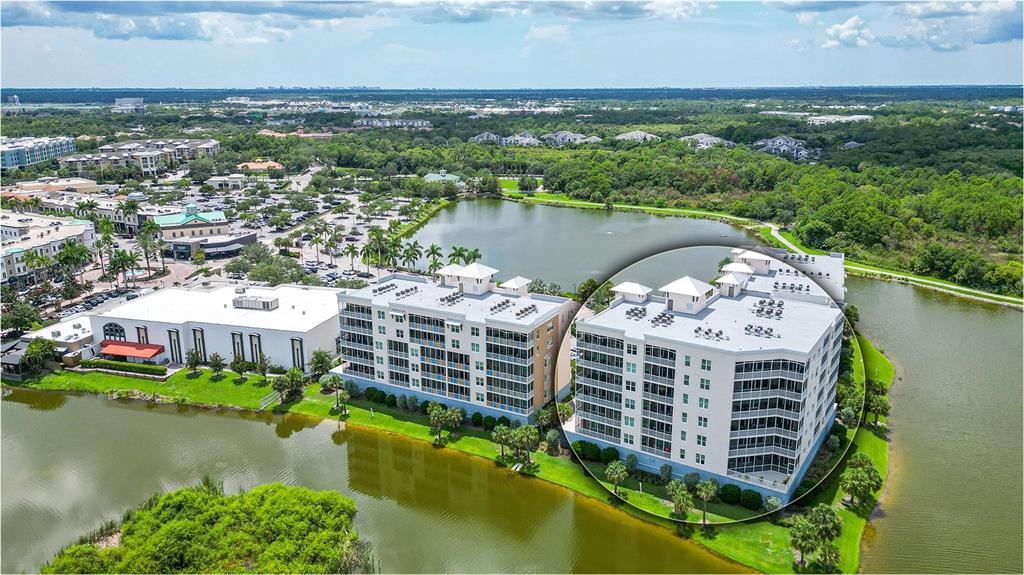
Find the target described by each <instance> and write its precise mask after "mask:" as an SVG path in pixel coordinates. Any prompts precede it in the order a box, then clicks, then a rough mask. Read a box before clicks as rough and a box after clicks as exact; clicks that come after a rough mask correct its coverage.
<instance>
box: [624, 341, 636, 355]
mask: <svg viewBox="0 0 1024 575" xmlns="http://www.w3.org/2000/svg"><path fill="white" fill-rule="evenodd" d="M626 353H628V354H629V355H636V344H635V343H627V344H626Z"/></svg>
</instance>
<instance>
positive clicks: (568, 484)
mask: <svg viewBox="0 0 1024 575" xmlns="http://www.w3.org/2000/svg"><path fill="white" fill-rule="evenodd" d="M851 342H852V346H853V349H854V377H855V379H856V380H857V381H858V382H859V383H860V384H861V385H863V381H864V375H865V373H866V370H868V369H873V368H874V367H875V366H876V365H877V366H879V368H880V369H879V374H880V375H879V378H880V379H883V378H885V377H888V380H885V379H883V380H884V381H887V383H889V382H891V380H892V374H893V372H892V364H891V363H889V361H888V360H887V359H886V358H885V356H884V355H882V354H881V352H879V351H878V350H876V349H875V348H874V346H871V344H870V342H869V341H867V339H866V338H864V337H863V336H861V335H858V336H857V337H856V338H854V339H853V340H851ZM865 342H866V344H867V345H866V346H865V345H864V343H865ZM862 347H863V348H865V349H867V350H868V351H867V352H865V353H864V356H869V357H867V358H865V357H864V356H862V354H861V349H862ZM865 364H866V365H867V366H870V367H866V365H865ZM222 375H223V377H221V378H220V379H219V380H217V381H214V380H213V377H212V374H211V373H210V372H209V371H208V370H201V371H200V373H199V374H198V375H197V376H195V377H190V376H189V375H188V374H187V373H186V372H185V371H184V370H182V371H179V372H177V373H175V374H174V375H172V376H171V377H169V378H168V379H167V381H166V382H161V381H155V380H146V379H138V378H132V377H124V376H119V375H114V374H109V373H102V372H78V371H71V370H65V371H56V372H53V373H50V374H47V375H45V376H43V377H42V378H40V379H36V380H33V381H29V382H26V383H25V384H22V386H24V387H29V388H32V389H40V390H50V391H68V392H88V393H103V394H108V395H112V396H127V397H135V398H139V399H145V398H153V397H157V396H158V397H159V398H160V400H161V401H165V402H178V403H187V404H191V405H197V406H200V407H225V408H240V409H246V410H255V409H256V408H257V407H258V406H259V402H260V399H261V398H263V397H264V396H266V395H267V394H268V393H271V392H272V389H271V387H270V384H269V383H267V382H264V381H263V379H262V378H261V377H260V376H257V375H252V374H247V375H245V376H242V377H240V376H238V375H237V374H234V373H231V372H228V371H225V372H224V373H223V374H222ZM333 407H334V397H333V396H332V395H324V394H322V393H321V392H320V390H319V386H317V385H310V386H308V387H307V388H306V390H305V392H304V394H303V398H302V400H301V401H298V402H294V403H291V404H290V405H288V406H285V407H277V408H274V410H273V411H275V412H289V413H295V414H301V415H306V416H311V417H314V418H319V419H325V420H326V419H336V416H334V415H332V414H331V413H330V412H331V408H333ZM345 422H346V425H353V426H357V427H362V428H367V429H373V430H377V431H384V432H387V433H395V434H399V435H402V436H404V437H408V438H412V439H417V440H420V441H426V442H430V441H432V440H433V434H432V433H431V431H430V427H429V424H428V422H427V418H426V416H423V415H418V414H416V415H414V414H409V413H406V412H403V411H401V410H398V409H393V408H388V407H385V406H383V405H380V404H374V403H370V402H367V401H365V400H355V401H352V402H350V404H349V414H348V416H347V417H346V419H345ZM446 436H448V439H449V442H448V443H447V448H448V449H453V450H455V451H459V452H461V453H465V454H468V455H473V456H477V457H481V458H484V459H487V460H490V461H492V462H493V461H494V459H495V457H496V456H497V455H498V453H499V448H498V446H497V445H495V444H494V443H492V442H491V441H490V439H488V436H487V434H486V432H484V431H483V430H479V429H474V428H469V427H467V428H464V430H463V431H461V432H460V433H459V434H458V436H456V437H451V436H449V435H448V434H447V432H446ZM853 444H854V446H855V449H854V450H851V453H853V452H854V451H865V452H866V453H868V454H869V455H870V456H871V457H872V459H873V460H874V461H875V463H876V465H878V467H879V471H880V472H881V473H882V476H883V478H884V477H885V476H886V471H887V464H888V444H887V442H886V441H885V440H884V439H882V438H879V437H878V436H876V435H875V434H874V433H873V432H872V431H870V430H865V429H861V430H859V431H858V433H857V434H856V436H855V438H854V440H853ZM533 457H534V460H535V461H536V462H537V463H538V464H539V470H538V472H537V474H536V477H538V478H539V479H543V480H545V481H548V482H550V483H553V484H556V485H560V486H562V487H565V488H568V489H571V490H573V491H575V492H577V493H579V494H581V495H584V496H586V497H590V498H593V499H597V500H599V501H602V502H605V503H608V504H611V505H613V506H614V507H616V508H618V509H619V510H621V511H622V512H625V513H628V514H630V515H632V516H634V517H636V518H639V519H641V520H644V521H647V522H650V523H654V524H657V525H660V526H662V527H665V528H668V529H672V530H675V528H676V523H674V522H672V521H670V520H668V519H664V518H661V517H657V516H655V515H651V514H650V513H647V512H645V511H643V510H641V509H637V508H636V507H633V506H632V505H627V504H623V503H622V502H619V501H617V500H615V499H614V498H613V497H612V496H611V495H610V494H609V493H608V491H607V490H606V486H605V485H602V483H603V482H596V481H594V480H593V478H591V477H590V475H589V474H588V473H587V472H586V470H585V469H584V468H583V466H581V465H579V464H577V463H574V462H573V461H571V460H570V459H569V458H568V457H565V456H552V455H548V454H546V453H543V452H537V453H535V454H534V455H533ZM594 465H600V464H594ZM597 475H598V476H600V474H597ZM620 490H621V491H622V492H623V493H624V495H625V496H626V497H627V498H628V499H629V501H630V502H631V503H634V504H637V505H638V506H639V507H640V508H642V509H649V510H651V511H654V512H656V513H662V514H664V513H667V510H668V508H667V505H665V502H664V500H662V499H661V498H659V497H656V496H655V495H652V493H651V490H650V488H648V493H641V492H640V491H639V486H634V485H633V484H631V483H628V482H627V483H626V484H625V485H624V486H623V487H621V488H620ZM826 491H827V490H826ZM841 497H842V494H841V492H838V490H836V492H835V494H834V495H833V496H832V497H831V498H830V500H831V501H832V502H835V503H838V502H839V501H840V499H841ZM838 509H839V512H840V515H841V516H842V517H843V520H844V524H845V525H844V528H843V534H842V535H841V536H840V538H839V540H837V545H839V547H840V550H841V552H842V563H841V568H842V571H843V572H844V573H853V572H856V570H857V568H858V565H859V560H860V559H859V547H860V540H861V537H862V535H863V532H864V528H865V526H866V524H867V520H866V519H865V518H862V517H860V516H858V515H857V514H855V513H853V512H851V511H849V510H846V509H845V508H843V506H842V505H841V504H840V505H838ZM720 512H721V510H720V509H719V508H718V507H717V506H715V505H710V506H709V508H708V515H709V516H710V517H711V518H712V520H714V519H727V518H728V517H727V516H725V515H721V514H720ZM698 518H699V513H698V512H696V511H695V512H692V513H691V514H690V517H689V519H691V520H696V519H698ZM687 537H688V538H689V539H690V540H691V541H694V542H696V543H698V544H700V545H702V546H703V547H705V548H706V549H708V550H709V551H711V552H713V553H715V554H717V555H719V556H721V557H724V558H726V559H729V560H731V561H734V562H736V563H738V564H740V565H743V566H745V567H749V568H752V569H755V570H758V571H762V572H766V573H777V572H790V571H792V570H793V568H794V565H793V552H792V550H791V549H790V547H789V534H788V530H787V529H786V528H784V527H781V526H778V525H774V524H772V523H770V522H768V521H766V520H755V521H751V522H747V523H736V524H730V525H721V526H717V527H715V528H713V529H711V530H710V531H708V532H704V531H703V530H701V529H693V530H691V531H690V533H689V534H688V536H687Z"/></svg>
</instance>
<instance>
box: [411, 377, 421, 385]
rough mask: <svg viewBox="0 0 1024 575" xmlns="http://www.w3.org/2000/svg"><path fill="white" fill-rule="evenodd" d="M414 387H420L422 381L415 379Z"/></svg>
mask: <svg viewBox="0 0 1024 575" xmlns="http://www.w3.org/2000/svg"><path fill="white" fill-rule="evenodd" d="M412 386H413V387H419V386H420V380H418V379H415V378H413V380H412Z"/></svg>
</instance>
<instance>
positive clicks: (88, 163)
mask: <svg viewBox="0 0 1024 575" xmlns="http://www.w3.org/2000/svg"><path fill="white" fill-rule="evenodd" d="M218 152H220V142H218V141H217V140H210V139H174V140H128V141H124V142H117V143H114V144H107V145H105V146H100V147H99V148H98V149H97V151H96V152H95V153H88V154H75V155H71V156H67V157H65V158H61V160H60V167H61V168H67V169H68V170H70V171H72V172H74V173H76V174H78V175H84V174H88V173H89V172H90V171H93V170H107V169H112V168H123V167H128V166H135V167H137V168H138V169H139V170H141V171H142V174H143V175H144V176H149V175H152V174H155V173H157V172H159V171H160V170H161V168H162V167H169V166H174V165H177V164H179V163H182V162H187V161H189V160H194V159H197V158H206V157H213V156H215V155H216V154H217V153H218Z"/></svg>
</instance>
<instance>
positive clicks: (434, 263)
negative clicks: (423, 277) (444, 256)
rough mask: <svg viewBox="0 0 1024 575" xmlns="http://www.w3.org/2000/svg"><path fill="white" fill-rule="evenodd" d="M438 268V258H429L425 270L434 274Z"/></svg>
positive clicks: (439, 265)
mask: <svg viewBox="0 0 1024 575" xmlns="http://www.w3.org/2000/svg"><path fill="white" fill-rule="evenodd" d="M439 269H441V262H440V261H438V260H430V265H429V266H427V271H429V272H430V275H434V274H436V273H437V270H439Z"/></svg>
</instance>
